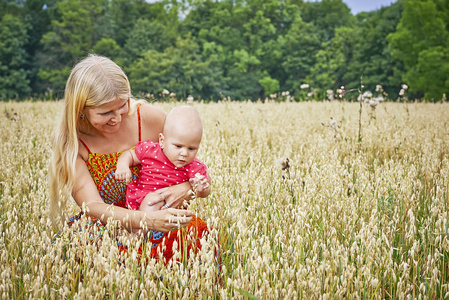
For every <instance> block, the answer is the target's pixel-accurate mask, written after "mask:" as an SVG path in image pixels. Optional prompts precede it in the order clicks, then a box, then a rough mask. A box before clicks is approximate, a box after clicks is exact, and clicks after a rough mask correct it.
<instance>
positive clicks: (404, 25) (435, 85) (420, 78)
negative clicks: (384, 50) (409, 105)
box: [387, 0, 449, 100]
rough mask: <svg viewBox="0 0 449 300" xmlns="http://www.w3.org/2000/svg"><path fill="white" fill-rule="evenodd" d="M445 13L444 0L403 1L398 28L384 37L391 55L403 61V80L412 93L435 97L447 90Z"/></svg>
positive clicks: (448, 43) (447, 26)
mask: <svg viewBox="0 0 449 300" xmlns="http://www.w3.org/2000/svg"><path fill="white" fill-rule="evenodd" d="M448 14H449V7H448V5H447V1H440V0H405V2H404V11H403V13H402V17H401V20H400V22H399V24H398V26H397V30H396V32H394V33H391V34H390V35H388V37H387V39H388V42H389V47H390V50H391V53H392V55H393V57H394V58H396V59H398V60H400V61H402V62H403V63H404V66H405V70H406V73H405V74H404V75H403V80H404V81H405V82H406V83H407V84H408V85H409V86H410V91H411V92H414V94H415V96H420V95H424V97H425V98H428V99H435V100H437V99H441V97H442V95H443V93H447V92H448V91H449V81H448V80H447V78H449V73H448V70H449V59H448V58H449V50H448V49H449V32H448V30H449V20H448V19H449V17H448Z"/></svg>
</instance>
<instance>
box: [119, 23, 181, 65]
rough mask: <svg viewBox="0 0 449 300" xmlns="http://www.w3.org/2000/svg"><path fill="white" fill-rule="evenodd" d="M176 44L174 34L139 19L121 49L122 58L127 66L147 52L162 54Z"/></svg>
mask: <svg viewBox="0 0 449 300" xmlns="http://www.w3.org/2000/svg"><path fill="white" fill-rule="evenodd" d="M175 42H176V35H175V34H174V32H172V31H170V30H169V29H167V27H166V26H165V25H163V24H161V23H159V22H157V21H151V20H147V19H139V20H137V21H136V24H135V26H134V28H133V30H132V31H131V32H130V33H129V37H128V39H127V41H126V44H125V46H124V47H123V54H122V57H123V58H124V59H125V60H126V62H127V64H131V63H132V62H133V61H134V60H135V59H136V58H138V57H141V55H143V54H144V53H145V52H147V51H148V50H156V51H158V52H163V51H164V50H165V49H166V48H167V47H169V46H173V45H174V44H175Z"/></svg>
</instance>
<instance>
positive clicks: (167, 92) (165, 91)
mask: <svg viewBox="0 0 449 300" xmlns="http://www.w3.org/2000/svg"><path fill="white" fill-rule="evenodd" d="M169 94H170V92H169V91H168V90H166V89H164V90H163V91H162V95H163V96H164V97H165V96H167V95H169Z"/></svg>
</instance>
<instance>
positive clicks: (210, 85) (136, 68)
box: [128, 36, 224, 99]
mask: <svg viewBox="0 0 449 300" xmlns="http://www.w3.org/2000/svg"><path fill="white" fill-rule="evenodd" d="M128 74H129V78H130V82H131V86H132V88H133V91H134V92H142V93H154V94H158V93H160V92H162V90H164V89H167V90H169V91H170V92H174V93H176V95H177V97H179V98H184V99H185V98H186V97H187V96H188V95H192V96H194V97H199V96H201V97H202V98H206V99H217V98H218V97H219V96H220V92H221V89H223V88H224V82H223V80H222V76H221V73H220V69H219V68H216V67H215V66H214V65H213V62H211V61H203V60H202V57H201V53H200V49H199V46H198V44H197V43H196V42H195V40H194V39H193V38H192V37H191V36H187V37H186V38H185V39H181V38H178V40H177V42H176V45H175V46H170V47H168V48H166V49H165V50H164V51H163V52H158V51H156V50H153V49H150V50H148V51H147V52H146V53H144V54H143V55H142V57H141V58H138V59H136V60H135V61H134V62H133V64H132V65H131V66H130V67H129V68H128Z"/></svg>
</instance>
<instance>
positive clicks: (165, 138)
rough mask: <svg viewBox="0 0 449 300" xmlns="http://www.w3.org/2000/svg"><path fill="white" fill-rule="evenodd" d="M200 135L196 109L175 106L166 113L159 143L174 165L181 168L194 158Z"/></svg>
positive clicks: (198, 115) (201, 132)
mask: <svg viewBox="0 0 449 300" xmlns="http://www.w3.org/2000/svg"><path fill="white" fill-rule="evenodd" d="M202 137H203V124H202V122H201V117H200V114H199V113H198V111H197V110H196V109H194V108H193V107H191V106H177V107H175V108H173V109H172V110H171V111H170V112H169V113H168V114H167V118H166V119H165V124H164V131H163V132H162V133H160V134H159V144H160V145H161V148H162V151H163V152H164V154H165V156H167V158H168V159H169V160H170V161H171V162H172V163H173V164H174V165H175V167H178V168H182V167H184V166H185V165H187V164H189V163H191V162H192V161H193V160H194V159H195V156H196V153H197V152H198V148H199V147H200V143H201V138H202Z"/></svg>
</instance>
